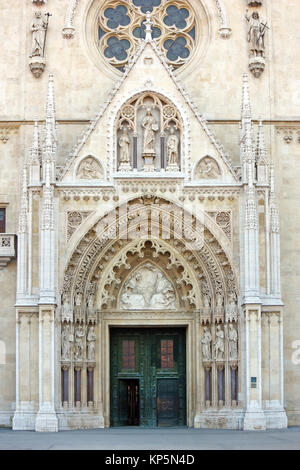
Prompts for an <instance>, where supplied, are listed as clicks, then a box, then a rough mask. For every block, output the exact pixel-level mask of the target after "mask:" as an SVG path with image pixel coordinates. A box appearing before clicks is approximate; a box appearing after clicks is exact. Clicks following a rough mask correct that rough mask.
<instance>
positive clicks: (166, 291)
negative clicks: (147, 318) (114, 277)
mask: <svg viewBox="0 0 300 470" xmlns="http://www.w3.org/2000/svg"><path fill="white" fill-rule="evenodd" d="M121 308H122V309H147V310H149V309H153V310H157V309H168V310H169V309H173V308H175V292H174V288H173V286H172V284H171V282H170V281H169V280H168V279H167V278H166V277H165V276H163V274H162V273H161V272H160V271H159V270H158V269H157V268H155V267H154V266H152V265H151V264H150V263H147V264H146V265H144V266H142V267H141V268H140V269H139V270H138V271H137V272H135V273H134V274H133V275H132V276H131V277H130V279H129V280H128V281H127V282H126V283H125V285H124V288H123V291H122V294H121Z"/></svg>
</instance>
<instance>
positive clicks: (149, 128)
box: [142, 108, 158, 153]
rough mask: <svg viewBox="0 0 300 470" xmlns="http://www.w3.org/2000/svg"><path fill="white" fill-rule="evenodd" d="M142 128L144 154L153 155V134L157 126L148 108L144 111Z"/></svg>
mask: <svg viewBox="0 0 300 470" xmlns="http://www.w3.org/2000/svg"><path fill="white" fill-rule="evenodd" d="M142 127H143V129H144V153H155V148H154V147H155V132H157V131H158V125H157V123H156V121H155V119H154V117H153V115H152V113H151V109H150V108H147V110H146V116H145V117H144V119H143V122H142Z"/></svg>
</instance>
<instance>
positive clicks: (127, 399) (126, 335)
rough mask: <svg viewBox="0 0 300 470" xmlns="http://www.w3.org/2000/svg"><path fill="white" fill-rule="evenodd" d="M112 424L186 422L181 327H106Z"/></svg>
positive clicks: (155, 424) (164, 424)
mask: <svg viewBox="0 0 300 470" xmlns="http://www.w3.org/2000/svg"><path fill="white" fill-rule="evenodd" d="M110 333H111V341H110V361H111V368H110V377H111V394H110V396H111V402H110V407H111V425H112V426H130V425H133V426H151V427H154V426H183V425H185V424H186V359H185V356H186V354H185V338H186V330H185V329H184V328H130V329H127V328H112V329H111V330H110Z"/></svg>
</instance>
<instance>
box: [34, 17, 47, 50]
mask: <svg viewBox="0 0 300 470" xmlns="http://www.w3.org/2000/svg"><path fill="white" fill-rule="evenodd" d="M47 27H48V23H47V22H46V21H45V20H44V19H43V18H42V13H41V12H40V11H37V12H35V15H34V19H33V21H32V23H31V31H32V48H31V55H30V58H32V57H44V46H45V37H46V31H47Z"/></svg>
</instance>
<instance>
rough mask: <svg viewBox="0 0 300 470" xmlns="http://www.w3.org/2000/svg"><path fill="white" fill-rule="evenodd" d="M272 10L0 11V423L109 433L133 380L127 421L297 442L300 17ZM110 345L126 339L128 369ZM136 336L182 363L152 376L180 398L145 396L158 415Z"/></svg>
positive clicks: (97, 7)
mask: <svg viewBox="0 0 300 470" xmlns="http://www.w3.org/2000/svg"><path fill="white" fill-rule="evenodd" d="M286 3H288V5H283V4H282V2H280V1H279V0H264V1H261V2H258V1H257V2H251V1H247V0H235V2H234V5H233V2H232V1H230V0H215V1H210V0H183V1H181V2H180V3H179V2H177V1H175V0H174V2H173V1H172V0H168V2H167V1H166V0H161V1H157V2H152V3H151V5H152V7H149V8H150V10H151V11H149V13H148V12H146V11H145V6H144V4H143V2H142V1H140V2H139V1H133V0H127V1H123V0H116V1H106V0H66V1H65V2H62V1H61V0H48V1H47V2H46V1H42V0H41V1H35V0H32V1H31V0H26V1H23V0H18V1H16V2H13V4H12V3H11V2H1V5H0V17H1V23H2V28H1V33H0V35H1V40H2V45H3V48H2V52H1V56H0V69H1V74H0V209H2V210H1V212H0V215H1V219H0V228H1V231H0V294H1V307H0V325H1V328H0V426H8V427H12V428H13V429H17V430H36V431H59V430H67V429H81V428H82V429H86V428H101V427H108V426H110V425H111V424H112V413H113V407H114V406H115V404H116V403H117V407H119V408H118V409H121V407H122V406H123V405H122V403H123V401H122V396H121V391H120V390H121V385H122V380H123V383H125V382H124V381H125V380H127V382H126V384H127V385H128V387H129V388H128V390H129V389H130V386H131V385H130V384H129V381H130V380H131V381H133V380H135V381H138V383H139V385H138V387H139V397H140V401H139V413H140V415H139V419H140V420H142V419H143V413H144V408H143V407H145V410H146V409H150V408H151V407H152V408H151V409H152V413H153V416H152V418H153V421H152V422H155V423H158V424H159V419H160V416H161V413H164V412H165V410H166V409H168V410H169V415H168V416H169V418H168V417H167V418H166V419H172V420H173V421H172V423H174V422H177V421H176V419H177V418H178V416H179V415H178V413H177V412H178V409H179V408H180V410H181V412H182V408H183V409H184V411H183V414H182V416H184V417H185V418H184V419H185V424H186V425H187V426H189V427H199V428H200V427H201V428H223V429H245V430H264V429H271V428H285V427H287V426H292V425H300V316H299V315H298V309H299V303H300V290H299V289H300V288H299V286H300V271H299V263H300V245H299V236H298V234H299V232H300V211H299V200H300V196H299V195H300V192H299V178H300V163H299V162H300V115H299V109H300V92H299V72H300V68H299V60H298V54H299V53H298V51H299V46H300V39H299V33H298V29H299V27H298V25H299V22H300V9H299V5H298V2H297V1H296V0H289V2H286ZM148 6H149V5H148ZM247 9H248V10H247ZM256 12H258V14H256ZM116 327H118V328H120V327H122V329H123V331H124V332H126V330H128V329H129V328H130V331H131V332H132V330H133V328H135V329H136V338H137V339H135V341H137V342H136V343H134V344H135V346H134V348H135V349H131V352H132V351H134V354H136V356H134V357H135V358H134V361H135V369H134V371H133V370H130V369H129V370H124V367H123V369H122V368H121V364H123V366H124V361H123V362H122V351H123V353H124V351H125V349H124V348H125V347H126V345H128V344H129V343H130V341H133V340H132V338H131V337H130V338H131V339H129V340H128V341H127V340H126V341H127V343H126V341H125V342H124V341H123V343H124V344H123V346H122V348H123V349H122V348H121V347H120V350H118V351H114V350H112V347H111V331H112V329H113V328H116ZM141 327H143V329H145V328H148V327H151V331H152V330H153V331H154V328H157V331H161V330H162V329H163V330H164V331H165V332H166V334H169V335H170V337H168V338H169V339H168V341H172V340H170V338H171V336H172V332H174V331H175V329H176V328H177V329H178V328H182V329H185V344H186V360H185V361H186V362H185V368H184V370H185V371H184V372H182V371H181V372H180V371H177V372H176V374H177V375H176V374H175V375H172V373H173V372H174V370H175V369H174V370H173V371H172V370H171V369H172V367H173V368H176V367H177V365H176V364H177V362H176V351H175V349H174V351H175V353H174V354H175V355H174V358H173V359H174V361H173V359H172V360H170V364H173V366H172V367H171V366H170V367H171V369H170V370H168V371H167V372H165V371H164V370H163V366H162V367H161V370H159V372H158V377H161V378H164V379H165V380H167V378H169V380H170V378H172V380H173V382H172V383H174V384H177V382H176V380H178V383H181V382H182V383H184V384H185V385H184V387H185V388H184V393H183V392H182V389H180V387H179V386H178V387H179V388H178V390H179V391H178V390H177V389H176V390H177V391H176V390H175V392H174V391H173V392H171V391H170V390H169V392H168V393H170V396H169V397H167V398H166V397H164V398H162V396H161V395H159V394H160V391H159V390H160V389H159V386H158V385H157V387H156V384H155V383H154V382H152V383H153V384H154V385H153V386H152V388H151V394H150V395H151V399H152V402H151V403H152V404H151V407H150V404H149V403H150V402H149V403H148V404H147V403H146V400H147V399H149V397H148V398H147V393H146V392H147V391H145V390H144V388H143V385H142V384H143V383H144V382H143V381H144V379H147V380H148V379H149V380H150V378H149V377H150V375H151V374H153V370H152V372H151V373H150V371H148V372H147V371H144V370H141V369H139V368H138V366H137V364H138V363H139V362H138V361H139V360H140V356H139V355H141V354H142V353H141V351H140V350H139V349H138V346H137V345H138V344H140V343H138V341H140V340H141V338H140V339H138V337H139V328H141ZM140 331H141V330H140ZM128 334H129V333H128ZM125 343H126V344H125ZM141 344H142V343H141ZM168 344H169V345H170V344H171V343H168ZM172 344H173V343H172ZM174 344H175V343H174ZM124 345H125V346H124ZM131 347H132V348H133V346H131ZM168 347H169V346H168ZM172 348H173V346H172ZM174 348H175V346H174ZM170 351H173V349H170V350H168V354H173V353H172V352H170ZM118 354H119V356H120V357H119V356H118V357H119V359H118V360H116V359H115V358H116V357H117V355H118ZM124 354H125V353H124ZM126 354H129V353H128V352H127V353H126ZM132 354H133V353H132ZM149 354H150V353H149ZM151 354H154V353H153V351H152V352H151ZM162 354H163V353H162ZM126 357H127V359H128V357H129V356H126ZM113 361H115V362H113ZM128 361H129V359H128ZM164 361H165V356H164ZM129 362H130V361H129ZM167 362H168V361H167ZM114 364H117V365H118V364H119V365H118V367H119V368H120V370H118V371H117V372H116V370H115V369H114V368H115V367H117V366H116V365H114ZM156 364H157V362H156ZM174 364H175V365H174ZM157 367H158V366H157ZM115 373H118V374H119V376H118V377H119V378H118V382H117V383H118V387H119V388H116V386H115V385H113V384H114V383H115V382H113V379H112V375H113V374H115ZM122 374H123V375H122ZM146 374H149V377H146ZM159 374H161V375H159ZM180 374H181V375H180ZM152 379H153V378H152ZM152 379H151V380H152ZM158 380H159V379H158ZM161 380H162V379H161ZM180 381H181V382H180ZM135 383H137V382H135ZM157 383H158V382H157ZM169 383H171V382H169ZM176 387H177V385H176ZM130 390H131V389H130ZM177 392H178V393H177ZM128 393H131V392H128ZM143 393H145V395H143ZM172 393H173V395H172ZM180 394H181V395H180ZM128 397H129V395H128ZM128 397H127V398H128ZM178 397H183V398H178ZM176 400H177V401H176ZM180 400H182V401H180ZM125 401H126V400H125ZM145 403H146V404H145ZM148 405H149V406H148ZM177 405H178V406H177ZM126 406H127V405H126ZM130 406H131V405H128V406H127V408H126V407H125V415H126V416H127V418H128V416H129V415H130V413H132V412H133V409H132V408H130ZM147 407H148V408H147ZM123 413H124V410H123ZM166 416H167V415H166ZM170 416H171V418H170ZM119 418H120V420H121V418H122V416H121V411H120V416H119ZM127 418H126V419H127ZM156 418H157V421H156ZM122 419H123V418H122ZM126 419H125V421H124V422H126ZM128 419H129V418H128ZM178 419H179V418H178ZM174 420H175V421H174ZM170 422H171V421H170ZM178 423H179V421H178Z"/></svg>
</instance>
